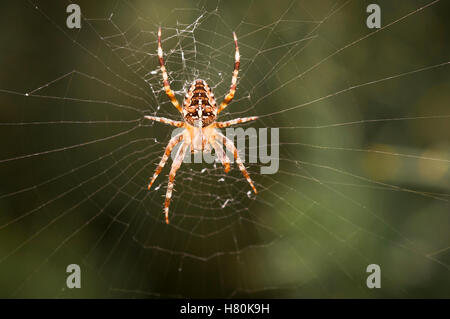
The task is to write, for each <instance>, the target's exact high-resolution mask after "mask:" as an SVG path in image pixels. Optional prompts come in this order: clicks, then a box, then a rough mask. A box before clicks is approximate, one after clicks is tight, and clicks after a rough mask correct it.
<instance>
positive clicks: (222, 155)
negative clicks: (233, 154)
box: [211, 139, 230, 173]
mask: <svg viewBox="0 0 450 319" xmlns="http://www.w3.org/2000/svg"><path fill="white" fill-rule="evenodd" d="M211 145H212V147H213V148H214V150H215V151H216V154H217V157H218V158H219V160H220V162H221V163H222V165H223V167H224V171H225V173H228V172H229V171H230V159H229V158H228V157H227V155H226V153H225V151H224V150H223V147H222V145H221V143H219V142H217V141H216V140H215V139H214V140H212V141H211Z"/></svg>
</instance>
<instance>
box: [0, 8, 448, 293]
mask: <svg viewBox="0 0 450 319" xmlns="http://www.w3.org/2000/svg"><path fill="white" fill-rule="evenodd" d="M77 3H78V4H79V5H80V7H81V10H82V14H83V17H84V19H83V21H82V28H81V29H80V30H69V29H67V28H66V26H65V20H66V17H67V13H66V12H65V11H66V10H65V9H66V6H67V5H68V4H69V3H66V2H64V1H60V2H58V3H56V2H50V1H34V0H33V1H3V2H2V3H1V4H0V26H1V28H0V46H1V49H0V69H1V72H0V104H1V111H0V114H1V120H0V123H1V125H0V131H1V136H2V138H1V145H0V149H1V151H0V154H1V156H0V174H1V176H2V182H1V183H0V296H1V297H14V298H17V297H25V298H37V297H51V298H53V297H57V298H72V297H97V298H116V297H123V298H159V297H163V298H164V297H192V298H194V297H244V298H245V297H263V298H266V297H272V298H282V297H283V298H311V297H313V298H381V297H384V298H400V297H403V298H418V297H425V298H429V297H438V298H448V297H450V290H449V287H450V285H449V284H450V276H449V275H450V272H449V264H450V249H448V248H449V241H450V235H449V228H450V227H449V226H450V215H449V204H448V201H449V194H450V193H449V144H450V143H449V142H450V133H449V129H448V126H449V116H450V113H449V105H450V76H449V74H450V73H449V65H448V61H449V57H450V41H449V39H450V37H449V33H450V27H449V25H450V22H449V18H448V12H450V11H449V3H448V1H437V2H436V3H434V4H432V5H430V6H429V7H426V8H424V9H423V10H418V9H419V8H421V7H423V6H427V5H428V4H430V3H431V1H405V0H402V1H377V2H376V3H378V4H379V5H380V7H381V13H382V27H383V28H382V29H380V30H379V31H377V32H375V33H374V34H371V33H373V32H374V31H373V30H369V29H368V28H367V27H366V25H365V20H366V17H367V13H366V7H367V5H368V4H370V3H372V1H300V0H295V1H248V2H247V1H219V2H217V1H172V0H170V1H164V2H160V1H95V2H93V1H78V2H77ZM160 25H161V26H162V28H163V38H164V42H163V45H164V49H165V52H166V58H167V67H168V70H169V72H170V77H171V80H172V86H173V88H174V89H175V90H176V91H177V92H178V98H179V99H181V98H182V96H183V94H182V91H183V89H184V88H185V87H186V85H187V83H189V82H190V81H192V80H193V79H194V78H197V77H198V78H203V79H205V80H207V81H208V83H210V85H211V86H212V87H213V89H214V92H215V93H216V96H217V97H218V99H219V100H220V99H221V98H222V97H223V96H224V94H225V93H226V91H227V89H228V87H229V83H230V79H231V72H232V65H233V54H234V52H233V43H232V38H231V32H232V31H236V33H237V35H238V39H239V45H240V51H241V56H242V59H241V62H242V67H241V73H240V80H239V86H238V91H237V95H236V99H235V101H234V102H233V103H232V104H231V105H230V106H229V107H228V109H227V112H226V114H224V116H223V117H222V119H231V118H235V117H241V116H250V115H258V116H260V120H258V121H257V123H256V124H255V127H257V128H262V127H278V128H280V157H281V158H280V169H279V171H278V173H277V174H274V175H261V174H260V169H259V168H260V165H261V164H249V163H247V164H246V165H247V166H248V167H249V172H250V174H251V176H252V177H253V179H254V180H255V181H256V185H257V187H258V189H259V190H260V194H259V195H258V196H257V197H256V198H253V197H252V196H247V191H248V190H249V188H248V185H247V184H246V182H245V179H243V178H242V177H241V175H240V172H239V171H238V170H237V168H234V169H233V171H232V172H230V174H229V175H227V176H225V175H224V174H223V171H222V169H221V168H220V167H217V168H213V167H212V166H210V167H208V170H207V171H206V174H205V173H204V172H202V170H203V168H204V165H191V166H189V165H184V166H182V168H181V169H180V172H179V173H178V175H177V179H176V186H175V189H176V190H177V193H175V197H174V199H173V201H172V204H171V224H170V225H169V226H167V225H165V224H164V223H163V218H162V214H161V212H162V205H163V200H164V199H163V196H164V193H165V185H166V179H167V176H166V175H167V172H168V169H167V168H166V169H165V170H164V173H163V174H161V175H160V177H159V179H158V182H159V183H160V184H161V187H160V188H159V189H155V190H153V191H152V192H148V191H147V190H146V183H147V182H148V177H149V176H151V174H152V173H153V169H154V167H155V166H154V165H155V164H156V163H157V162H158V161H159V158H160V156H161V155H162V152H163V147H164V146H165V145H166V143H167V141H168V140H169V137H170V133H171V131H172V128H170V127H167V126H163V125H160V124H155V125H152V124H151V123H148V122H147V121H144V120H143V116H144V115H146V114H156V115H157V116H166V117H170V118H173V119H177V116H178V114H177V113H176V111H175V109H174V108H173V107H172V106H171V105H170V103H169V102H168V99H167V97H166V96H165V95H164V92H163V91H162V83H161V79H160V78H161V75H160V74H159V72H158V64H157V63H158V62H157V58H156V55H155V53H156V37H155V32H156V30H157V28H158V26H160ZM369 34H370V35H369ZM445 63H447V64H445ZM431 66H435V67H433V68H430V69H424V70H422V68H428V67H431ZM411 71H417V72H412V73H411ZM67 74H68V76H64V75H67ZM393 76H394V77H393ZM390 77H393V78H390ZM55 80H56V81H55ZM378 80H380V81H378ZM372 81H376V82H373V83H372ZM47 84H48V85H47ZM27 92H28V93H29V96H26V95H25V93H27ZM224 113H225V112H224ZM33 123H34V124H33ZM220 178H224V182H223V183H221V182H218V180H219V179H220ZM155 185H156V184H155ZM227 199H228V200H229V201H228V203H229V205H225V207H223V208H222V207H221V206H222V205H224V202H225V200H227ZM73 263H75V264H79V265H80V266H81V269H82V288H81V289H72V290H70V289H67V288H66V284H65V281H66V276H67V273H66V272H65V269H66V267H67V265H68V264H73ZM369 264H378V265H380V267H381V274H382V281H381V289H368V288H367V286H366V278H367V276H368V274H367V273H366V267H367V265H369Z"/></svg>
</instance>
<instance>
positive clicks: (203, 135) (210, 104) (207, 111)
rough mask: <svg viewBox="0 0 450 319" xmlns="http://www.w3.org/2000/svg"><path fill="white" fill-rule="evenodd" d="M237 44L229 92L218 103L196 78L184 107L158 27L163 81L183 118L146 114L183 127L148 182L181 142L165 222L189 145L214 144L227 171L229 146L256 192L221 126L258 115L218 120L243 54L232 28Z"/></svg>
mask: <svg viewBox="0 0 450 319" xmlns="http://www.w3.org/2000/svg"><path fill="white" fill-rule="evenodd" d="M233 38H234V45H235V48H236V53H235V56H234V57H235V62H234V71H233V77H232V79H231V87H230V91H229V93H228V94H227V95H226V96H225V98H224V100H223V102H222V103H221V104H220V105H219V107H217V105H216V101H215V99H214V94H213V93H212V91H211V89H210V87H209V86H208V84H207V83H206V82H205V81H203V80H200V79H196V80H195V81H194V82H193V83H192V85H191V86H190V88H189V90H188V91H187V93H186V95H185V97H184V102H183V107H181V106H180V104H179V103H178V100H177V98H176V97H175V94H174V92H173V91H172V90H171V88H170V83H169V78H168V76H167V70H166V67H165V65H164V58H163V51H162V47H161V28H159V29H158V58H159V65H160V67H161V73H162V77H163V81H164V90H165V91H166V94H167V96H168V97H169V99H170V101H171V102H172V104H173V105H174V106H175V107H176V108H177V110H178V111H179V112H180V113H181V114H182V115H183V119H184V121H174V120H171V119H168V118H164V117H156V116H145V118H147V119H149V120H153V121H157V122H161V123H164V124H168V125H172V126H175V127H182V128H184V130H183V131H182V132H181V133H179V134H177V135H175V136H174V137H173V138H172V139H171V140H170V141H169V143H168V144H167V146H166V149H165V152H164V155H163V156H162V158H161V161H160V162H159V164H158V167H157V168H156V170H155V173H154V174H153V177H152V179H151V181H150V183H149V184H148V189H150V188H151V187H152V184H153V182H154V181H155V180H156V178H157V177H158V175H159V173H160V172H161V171H162V169H163V168H164V165H165V164H166V162H167V159H168V158H169V156H170V153H171V152H172V149H173V148H174V147H175V145H177V144H178V143H182V144H181V145H180V147H179V149H178V152H177V154H176V156H175V158H174V160H173V163H172V167H171V169H170V173H169V183H168V184H167V191H166V200H165V203H164V214H165V219H166V224H169V205H170V199H171V198H172V190H173V186H174V181H175V174H176V173H177V170H178V169H179V168H180V166H181V163H182V161H183V159H184V156H185V154H186V151H187V149H188V148H189V147H190V149H191V152H192V153H196V152H209V151H210V150H211V147H212V148H214V150H215V152H216V154H217V157H218V158H219V160H220V161H221V163H222V165H223V166H224V170H225V172H226V173H228V172H229V170H230V159H229V158H228V157H227V155H226V152H225V151H224V149H223V147H222V145H221V144H222V143H223V145H225V147H226V149H227V150H228V151H230V152H231V153H233V156H234V159H235V161H236V163H237V165H238V166H239V169H240V170H241V172H242V174H243V175H244V177H245V178H246V179H247V182H248V183H249V184H250V186H251V188H252V189H253V192H254V193H255V194H257V193H258V192H257V191H256V188H255V185H253V181H252V180H251V178H250V176H249V174H248V172H247V170H246V169H245V166H244V164H243V163H242V160H241V158H240V157H239V154H238V150H237V149H236V147H235V146H234V143H233V142H232V141H231V140H230V139H228V138H227V137H226V136H225V135H223V134H222V133H221V132H220V130H219V129H218V128H224V127H228V126H231V125H235V124H240V123H245V122H249V121H254V120H256V119H257V118H258V117H257V116H252V117H245V118H237V119H234V120H230V121H226V122H216V118H217V115H218V114H219V113H220V112H222V111H223V110H224V109H225V108H226V107H227V106H228V104H229V103H230V102H231V101H232V100H233V97H234V94H235V92H236V84H237V77H238V72H239V64H240V56H239V48H238V43H237V38H236V34H235V33H234V32H233Z"/></svg>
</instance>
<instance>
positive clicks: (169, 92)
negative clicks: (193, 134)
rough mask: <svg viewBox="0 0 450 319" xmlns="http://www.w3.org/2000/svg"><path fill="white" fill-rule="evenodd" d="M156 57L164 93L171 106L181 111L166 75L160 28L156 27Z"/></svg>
mask: <svg viewBox="0 0 450 319" xmlns="http://www.w3.org/2000/svg"><path fill="white" fill-rule="evenodd" d="M158 58H159V65H160V67H161V72H162V76H163V80H164V90H166V94H167V96H168V97H169V99H170V102H172V104H173V106H175V107H176V108H177V109H178V111H180V112H182V111H183V110H182V108H181V106H180V103H178V100H177V98H176V97H175V93H173V91H172V89H171V88H170V84H169V77H168V76H167V70H166V67H165V65H164V58H163V50H162V47H161V28H159V29H158Z"/></svg>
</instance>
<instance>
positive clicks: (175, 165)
mask: <svg viewBox="0 0 450 319" xmlns="http://www.w3.org/2000/svg"><path fill="white" fill-rule="evenodd" d="M188 147H189V143H186V142H184V143H183V144H182V145H181V146H180V148H179V150H178V152H177V155H176V156H175V159H174V161H173V163H172V167H171V168H170V173H169V183H168V184H167V191H166V201H165V203H164V214H165V216H166V224H168V223H169V205H170V199H171V198H172V191H173V183H174V181H175V175H176V173H177V171H178V169H179V168H180V166H181V163H182V162H183V159H184V155H185V154H186V149H187V148H188Z"/></svg>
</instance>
